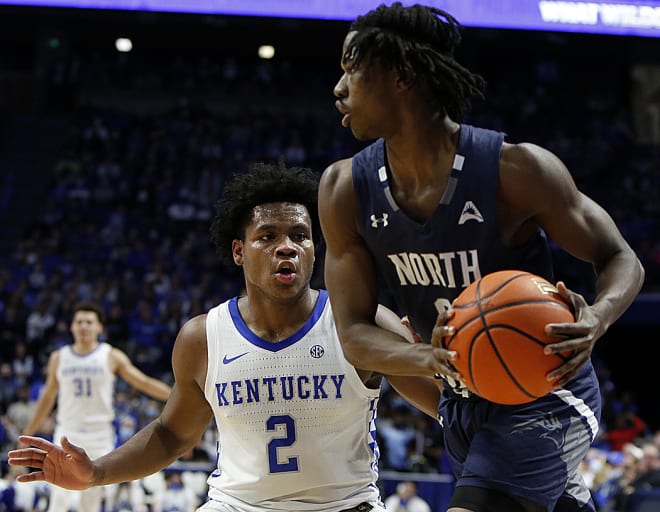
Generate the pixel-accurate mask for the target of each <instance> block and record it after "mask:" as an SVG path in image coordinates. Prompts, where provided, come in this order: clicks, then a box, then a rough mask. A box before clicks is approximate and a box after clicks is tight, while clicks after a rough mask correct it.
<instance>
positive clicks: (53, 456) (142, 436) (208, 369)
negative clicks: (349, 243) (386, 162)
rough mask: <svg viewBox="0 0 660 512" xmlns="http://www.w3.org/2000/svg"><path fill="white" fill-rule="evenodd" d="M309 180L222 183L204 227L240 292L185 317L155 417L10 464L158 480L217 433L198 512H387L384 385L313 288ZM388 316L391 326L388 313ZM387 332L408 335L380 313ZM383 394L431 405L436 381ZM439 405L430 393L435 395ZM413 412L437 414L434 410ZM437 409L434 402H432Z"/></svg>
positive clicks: (258, 175)
mask: <svg viewBox="0 0 660 512" xmlns="http://www.w3.org/2000/svg"><path fill="white" fill-rule="evenodd" d="M317 186H318V181H317V179H316V176H315V175H314V174H313V173H311V172H310V171H309V170H306V169H286V168H284V167H278V166H270V165H265V164H257V165H255V166H254V167H253V169H252V170H251V172H249V173H243V174H238V175H237V176H236V177H235V178H234V179H233V180H231V181H230V182H228V184H227V185H226V187H225V191H224V196H223V199H222V200H221V201H220V202H219V203H218V208H217V215H216V217H215V219H214V222H213V226H212V228H211V233H212V239H213V242H214V243H215V246H216V249H217V250H218V253H219V254H220V255H221V256H223V258H224V259H225V260H228V261H233V263H234V264H236V265H238V266H240V267H241V268H242V270H243V274H244V278H245V290H246V295H244V296H240V297H235V298H233V299H231V300H229V301H227V302H225V303H223V304H220V305H218V306H216V307H214V308H212V309H211V310H210V311H209V312H208V314H204V315H199V316H197V317H195V318H193V319H191V320H189V321H188V322H187V323H186V324H185V325H184V326H183V328H182V329H181V331H180V332H179V334H178V336H177V340H176V343H175V346H174V351H173V354H172V366H173V370H174V376H175V385H174V387H173V389H172V394H171V395H170V398H169V400H168V402H167V404H166V405H165V407H164V409H163V412H162V413H161V415H160V417H159V418H157V419H156V420H155V421H154V422H153V423H151V424H150V425H148V426H147V427H145V428H144V429H142V430H141V431H140V432H138V433H137V434H136V435H135V436H134V437H133V438H131V439H130V440H129V441H127V442H126V443H125V444H123V445H122V446H121V447H119V448H118V449H116V450H115V451H113V452H112V453H110V454H108V455H105V456H103V457H101V458H100V459H96V460H93V461H91V460H90V459H89V457H88V455H87V454H86V453H85V452H84V451H83V450H81V449H79V448H77V447H75V446H73V445H71V444H69V443H65V444H64V449H61V448H59V447H57V446H54V445H53V444H52V443H49V442H48V441H45V440H42V439H39V438H34V437H29V438H27V437H23V438H21V440H22V441H23V442H25V443H29V444H30V445H32V446H33V447H34V448H26V449H22V450H16V451H12V452H10V454H9V463H10V464H11V465H28V466H32V467H36V468H41V471H37V472H34V473H31V474H30V475H24V476H23V477H21V481H32V480H42V479H45V480H47V481H50V482H53V483H55V484H57V485H61V486H64V487H68V488H74V489H75V488H78V489H79V488H87V487H89V486H92V485H106V484H109V483H114V482H122V481H126V480H132V479H136V478H140V477H143V476H145V475H148V474H150V473H153V472H155V471H158V470H160V469H162V468H164V467H165V466H167V465H168V464H170V463H171V462H173V461H174V460H175V459H177V458H178V457H180V456H181V455H182V454H183V453H184V452H185V451H186V450H188V449H189V448H191V447H192V446H193V445H194V444H195V443H196V442H197V441H198V439H199V438H200V437H201V435H202V434H203V432H204V430H205V428H206V426H207V425H208V423H209V421H210V420H211V418H213V417H214V418H215V421H216V425H217V427H218V436H219V450H218V467H217V470H216V471H214V472H213V473H212V474H211V476H210V477H209V500H208V501H207V502H206V503H205V504H204V505H202V506H201V507H200V509H199V510H200V511H204V512H211V511H213V512H257V511H258V512H265V511H267V512H292V511H297V510H298V511H308V512H311V511H323V512H339V511H359V512H367V511H373V512H383V511H384V508H383V505H382V502H381V499H380V496H379V492H378V488H377V487H376V480H377V476H378V475H377V457H378V448H377V446H376V443H375V431H374V428H375V421H374V420H375V416H376V402H377V399H378V396H379V384H380V377H379V376H377V375H374V374H371V373H369V372H362V371H358V370H356V369H355V368H354V367H353V366H351V365H350V364H349V363H348V362H347V361H346V359H345V358H344V356H343V353H342V351H341V346H340V344H339V340H338V338H337V334H336V330H335V325H334V321H333V318H332V313H331V308H330V303H329V301H328V298H327V294H326V293H325V291H319V290H314V289H312V288H311V287H310V280H311V278H312V273H313V268H314V258H315V244H314V240H313V237H319V236H320V232H319V224H318V214H317V209H316V202H317ZM388 315H389V316H388ZM377 316H378V321H379V323H380V324H381V325H383V326H384V327H387V328H390V329H393V330H397V331H398V332H400V333H401V334H402V335H406V334H407V331H406V329H405V328H404V327H402V325H401V324H400V323H399V319H398V317H396V315H394V313H392V312H391V311H388V310H385V309H384V308H383V309H381V310H379V314H378V315H377ZM391 382H392V384H393V385H394V386H395V387H397V389H398V390H399V391H400V392H402V394H404V395H407V394H408V391H409V390H410V391H414V392H417V391H419V390H420V389H421V392H420V396H421V397H424V398H426V397H428V396H430V395H432V393H428V391H429V388H430V387H432V388H433V389H435V390H436V391H437V387H436V384H435V382H434V381H433V380H432V379H427V378H424V377H420V378H419V379H418V380H417V381H415V379H411V378H410V377H406V378H405V379H404V381H403V383H402V385H403V386H406V387H405V388H404V387H399V386H398V382H399V379H398V378H397V377H392V380H391ZM436 396H439V394H437V395H436ZM413 402H414V403H415V405H417V406H418V407H421V408H423V409H424V410H427V411H429V412H430V413H431V414H435V410H436V407H437V401H435V402H434V400H429V401H427V402H424V403H420V402H417V401H416V400H413ZM433 402H434V403H433Z"/></svg>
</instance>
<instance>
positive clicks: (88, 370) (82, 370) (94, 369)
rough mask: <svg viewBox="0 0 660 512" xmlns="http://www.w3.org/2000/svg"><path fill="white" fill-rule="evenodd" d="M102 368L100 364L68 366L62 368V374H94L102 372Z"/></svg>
mask: <svg viewBox="0 0 660 512" xmlns="http://www.w3.org/2000/svg"><path fill="white" fill-rule="evenodd" d="M103 371H104V370H103V368H102V367H100V366H81V367H75V366H74V367H68V368H63V369H62V375H64V376H67V375H96V374H100V373H103Z"/></svg>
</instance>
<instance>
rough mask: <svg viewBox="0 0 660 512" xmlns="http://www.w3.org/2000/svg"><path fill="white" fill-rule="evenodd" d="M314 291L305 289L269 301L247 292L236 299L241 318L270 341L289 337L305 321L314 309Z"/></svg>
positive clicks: (256, 332) (315, 291)
mask: <svg viewBox="0 0 660 512" xmlns="http://www.w3.org/2000/svg"><path fill="white" fill-rule="evenodd" d="M318 293H319V292H318V290H312V289H307V290H306V291H305V292H304V293H302V294H300V295H299V296H297V297H292V298H291V299H286V300H281V301H277V300H273V299H272V298H266V297H263V296H260V295H259V294H257V293H254V294H250V295H249V298H248V297H243V298H242V299H240V300H239V301H238V309H239V311H240V313H241V317H242V318H243V320H244V321H245V323H246V324H247V326H248V327H249V328H250V330H251V331H252V332H254V333H255V334H256V335H257V336H259V337H260V338H262V339H264V340H266V341H272V342H274V343H276V342H278V341H282V340H284V339H286V338H289V337H290V336H292V335H293V334H295V333H296V332H298V330H299V329H300V328H301V327H302V326H303V325H304V324H305V322H307V320H308V319H309V316H310V315H311V314H312V311H313V310H314V306H315V305H316V300H317V298H318Z"/></svg>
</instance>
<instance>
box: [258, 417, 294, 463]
mask: <svg viewBox="0 0 660 512" xmlns="http://www.w3.org/2000/svg"><path fill="white" fill-rule="evenodd" d="M278 425H284V434H285V435H284V437H276V438H275V439H271V441H270V443H268V466H269V467H270V472H271V473H285V472H287V471H298V457H288V458H287V460H286V462H279V461H278V459H277V449H278V448H283V447H284V448H285V447H287V446H291V445H292V444H293V443H295V442H296V424H295V422H294V421H293V418H292V417H291V416H271V417H270V418H268V420H267V421H266V430H268V431H269V432H270V431H273V430H276V429H277V426H278Z"/></svg>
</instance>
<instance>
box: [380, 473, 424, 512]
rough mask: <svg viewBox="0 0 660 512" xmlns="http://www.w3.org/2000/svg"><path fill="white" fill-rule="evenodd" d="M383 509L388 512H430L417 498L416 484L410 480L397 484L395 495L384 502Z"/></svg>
mask: <svg viewBox="0 0 660 512" xmlns="http://www.w3.org/2000/svg"><path fill="white" fill-rule="evenodd" d="M385 508H386V509H387V511H388V512H431V507H430V506H429V504H428V503H427V502H426V501H425V500H424V499H423V498H420V497H419V496H417V484H415V482H413V481H412V480H405V481H403V482H399V483H398V484H397V486H396V493H395V494H392V495H391V496H388V497H387V499H386V500H385Z"/></svg>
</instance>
